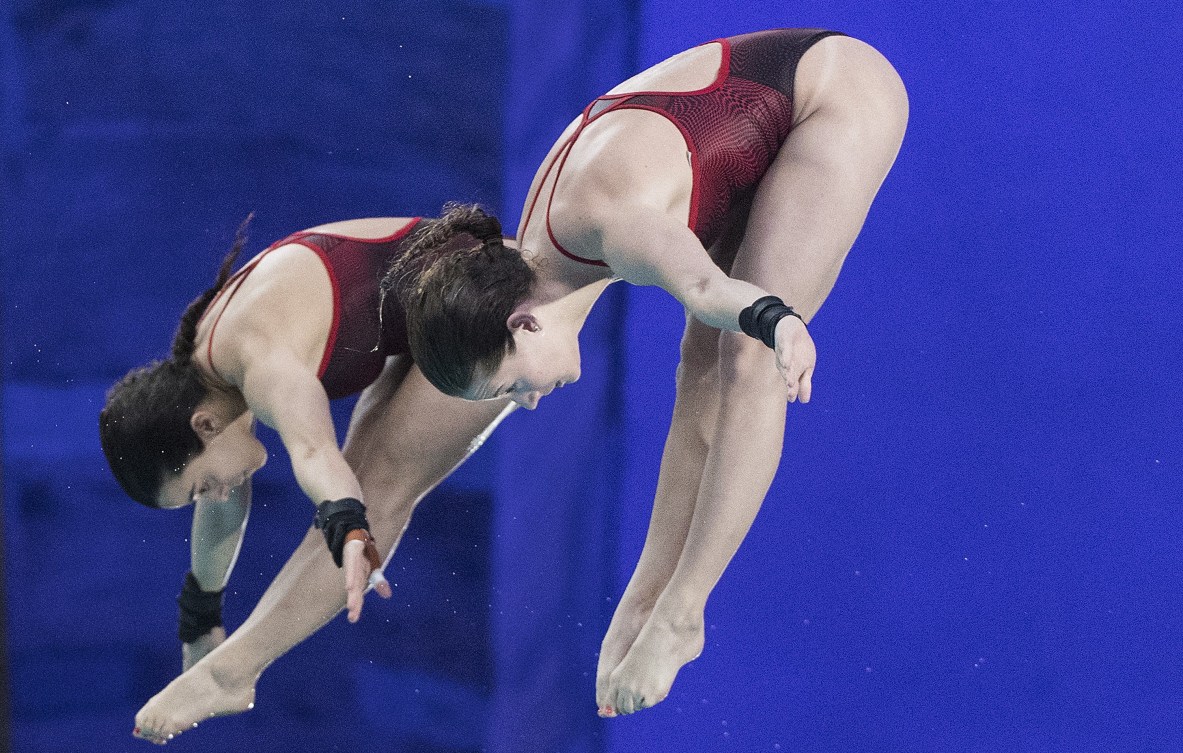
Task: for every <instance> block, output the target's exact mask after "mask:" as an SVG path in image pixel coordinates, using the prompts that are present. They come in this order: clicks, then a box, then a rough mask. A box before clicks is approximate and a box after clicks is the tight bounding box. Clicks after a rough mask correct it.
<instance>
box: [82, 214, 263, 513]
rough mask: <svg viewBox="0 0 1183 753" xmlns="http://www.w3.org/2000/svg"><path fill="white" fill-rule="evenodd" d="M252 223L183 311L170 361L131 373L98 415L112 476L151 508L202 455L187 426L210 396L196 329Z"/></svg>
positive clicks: (240, 230)
mask: <svg viewBox="0 0 1183 753" xmlns="http://www.w3.org/2000/svg"><path fill="white" fill-rule="evenodd" d="M252 217H254V214H253V213H252V214H251V215H249V216H248V217H247V218H246V219H245V220H243V222H242V224H241V225H240V226H239V228H238V232H237V233H236V235H235V238H234V246H233V248H231V249H230V253H228V254H226V258H225V259H223V260H222V266H221V267H220V268H219V269H218V276H217V279H216V280H214V284H213V286H212V287H210V288H209V289H208V290H206V291H205V292H204V293H202V294H201V295H199V296H198V297H197V298H195V299H194V300H193V302H192V303H190V304H189V307H188V308H186V309H185V313H184V315H182V316H181V323H180V324H179V325H178V326H177V334H176V336H175V337H174V338H173V345H172V353H171V355H170V356H169V357H168V358H167V359H165V360H163V361H153V362H152V363H150V364H148V365H147V366H142V367H140V368H138V369H133V370H132V371H130V372H128V373H127V375H126V376H124V377H123V378H122V379H120V380H119V381H118V382H116V383H115V385H114V386H113V387H112V388H111V389H110V391H109V392H108V393H107V403H106V405H104V406H103V410H102V412H101V413H99V437H100V439H101V440H102V444H103V454H105V455H106V456H107V464H108V465H110V466H111V472H112V473H114V474H115V478H116V480H118V481H119V485H120V486H122V487H123V490H124V491H125V492H127V493H128V495H129V496H130V497H131V498H132V499H134V500H135V501H136V502H139V503H141V504H144V505H147V506H148V507H159V506H160V504H159V502H158V501H157V495H158V494H159V492H160V486H161V484H162V483H163V482H164V478H165V476H166V474H169V473H180V472H181V471H182V470H183V469H184V468H185V466H186V465H187V464H188V463H189V461H190V460H192V459H193V457H194V456H195V455H197V454H198V453H200V452H201V449H202V443H201V438H200V437H198V436H197V433H196V432H195V431H193V427H192V426H191V425H190V423H189V420H190V418H191V417H192V416H193V411H195V410H196V409H197V406H198V404H199V403H200V402H201V401H202V400H204V399H205V397H206V395H208V394H209V391H210V388H209V386H208V385H206V383H205V381H204V380H203V379H202V376H201V372H200V371H198V369H197V366H196V365H195V364H194V363H193V351H194V350H195V349H196V347H197V344H196V337H197V323H198V321H199V320H200V319H201V315H202V314H204V313H205V310H206V308H208V307H209V305H210V301H212V300H213V298H214V296H215V295H217V294H218V291H219V290H221V289H222V286H223V285H225V284H226V280H227V279H229V277H230V270H231V269H232V268H233V266H234V262H235V260H236V259H237V258H238V255H239V253H240V252H241V251H242V248H243V246H245V245H246V229H247V225H249V224H250V221H251V218H252Z"/></svg>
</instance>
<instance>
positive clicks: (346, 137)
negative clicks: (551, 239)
mask: <svg viewBox="0 0 1183 753" xmlns="http://www.w3.org/2000/svg"><path fill="white" fill-rule="evenodd" d="M722 5H724V4H720V3H718V2H706V1H705V0H689V1H688V0H682V1H679V2H674V0H633V1H631V2H626V1H623V0H608V1H605V2H592V0H584V1H583V2H580V1H578V0H555V1H553V2H552V1H548V2H542V0H502V1H499V2H496V1H489V2H475V1H470V2H456V1H452V0H445V1H444V2H438V3H431V4H426V3H411V2H380V1H379V0H369V1H365V0H355V1H353V2H334V3H302V2H297V3H288V4H284V6H283V10H282V11H281V10H279V6H275V5H273V4H266V3H260V2H229V1H221V0H215V1H214V2H208V3H202V4H196V5H195V4H192V3H182V2H177V1H176V0H154V1H153V2H148V1H147V0H15V1H14V2H13V3H10V4H5V5H3V6H0V74H2V75H0V139H2V150H3V151H2V155H0V157H2V162H0V223H2V224H0V237H2V239H3V240H2V244H0V271H2V273H3V281H4V284H3V287H2V291H0V295H3V304H4V305H3V315H2V316H3V319H2V324H3V348H4V350H3V361H4V369H3V376H4V392H3V404H2V410H3V424H4V434H3V442H4V463H3V474H4V507H5V509H4V516H3V534H4V555H5V557H4V570H5V573H4V574H5V579H4V589H5V592H6V606H7V612H6V617H7V626H6V627H7V636H6V637H7V643H6V647H5V648H6V657H7V660H8V663H7V666H8V669H9V672H8V674H9V675H10V677H9V679H10V685H11V693H10V695H11V704H10V713H11V723H10V725H9V729H7V730H3V732H5V733H7V735H8V737H9V738H10V739H11V741H12V745H13V748H14V749H15V750H18V751H22V753H23V752H24V751H38V752H40V751H77V750H82V749H85V750H92V751H125V750H132V751H134V750H147V749H148V748H147V747H146V743H142V742H139V741H134V740H132V739H131V738H130V736H129V732H130V729H131V726H132V718H133V715H134V713H135V711H136V709H138V708H139V706H140V705H141V704H142V703H143V702H144V701H146V700H147V698H149V697H150V696H151V695H152V694H153V693H154V692H156V691H157V690H158V689H159V688H160V687H162V686H163V685H164V684H166V683H167V682H168V680H169V679H170V678H171V677H172V676H173V675H174V674H175V672H176V671H177V670H178V669H179V663H180V657H179V649H178V646H177V645H176V640H175V637H174V631H175V606H174V604H173V601H172V600H173V597H174V596H175V593H176V591H177V590H178V588H179V586H180V582H181V577H182V575H183V573H184V571H185V569H186V567H187V562H188V558H187V549H188V544H187V542H186V540H185V537H186V536H187V533H188V525H189V516H188V513H171V514H169V513H161V512H155V511H150V510H145V509H141V508H139V507H138V506H136V505H134V504H132V503H130V502H128V501H127V500H126V499H125V498H124V497H123V496H122V495H121V494H120V492H119V490H118V487H117V486H116V484H115V482H114V481H113V480H112V479H111V478H110V475H109V473H108V472H107V470H106V467H105V464H104V462H103V459H102V455H101V453H100V451H99V448H98V442H97V437H96V432H95V416H96V414H97V411H98V408H99V407H100V406H101V402H102V395H103V392H104V391H105V389H106V387H107V386H108V385H109V384H110V383H111V382H113V381H114V380H115V379H116V378H118V376H120V375H121V374H122V373H123V372H124V371H126V370H127V369H129V368H130V367H132V366H134V365H137V364H140V363H142V362H145V361H147V360H149V359H150V358H152V357H155V356H158V355H160V354H162V353H163V352H164V351H165V350H166V348H167V345H168V342H169V339H170V336H171V332H172V329H173V328H174V326H175V323H176V318H177V316H178V315H179V313H180V311H181V310H182V308H183V307H184V304H185V303H186V302H187V301H188V300H189V299H190V298H191V297H192V296H193V295H194V294H195V293H196V292H198V291H199V290H200V289H201V288H203V287H204V285H205V284H207V280H208V279H209V278H210V277H211V276H212V273H213V270H214V269H215V267H216V264H217V261H218V259H220V258H221V255H222V253H223V252H224V250H225V248H226V247H227V246H228V243H229V241H230V239H231V237H232V235H233V228H234V227H235V226H236V224H237V222H238V221H239V220H240V219H241V217H242V216H244V215H245V214H246V213H247V212H249V211H251V210H255V211H257V213H258V215H257V220H256V222H255V226H254V239H255V242H254V244H253V247H254V249H255V250H258V249H259V248H262V247H263V246H264V245H266V243H268V242H270V241H271V240H273V239H275V238H278V237H280V236H282V235H283V234H285V233H287V232H290V231H292V230H296V229H300V228H303V227H308V226H311V225H314V224H317V223H320V222H325V221H331V220H336V219H342V218H348V217H361V216H369V215H410V214H433V213H435V212H437V211H438V208H439V205H440V204H442V203H443V201H445V200H448V199H461V200H470V201H481V202H484V203H486V204H488V205H490V206H492V207H497V208H500V209H501V211H502V218H503V220H504V222H505V225H506V226H507V227H510V228H512V227H514V226H515V225H516V221H517V218H518V215H519V212H520V205H521V201H522V198H523V197H524V193H525V188H526V186H527V184H528V181H529V178H530V177H531V175H532V174H533V170H534V168H535V167H536V166H537V164H538V163H539V161H540V160H541V158H542V156H543V155H544V154H545V151H546V149H547V148H548V147H549V145H550V144H551V142H552V141H553V140H554V138H555V137H556V136H557V135H558V133H559V132H560V131H561V129H562V127H563V126H564V125H565V124H566V123H567V122H568V121H569V120H570V119H571V118H572V117H574V116H575V114H576V113H577V112H578V111H579V109H580V108H581V107H582V106H583V105H584V104H585V103H586V102H587V101H588V100H589V99H591V98H592V97H594V96H596V95H597V94H599V93H601V92H603V91H604V90H606V89H608V88H609V87H611V86H612V85H613V84H615V83H616V82H617V81H619V80H621V79H623V78H624V77H626V76H627V75H629V74H630V73H632V72H634V71H635V70H637V69H639V68H642V67H644V66H647V65H649V64H652V63H654V62H656V61H658V60H660V59H662V58H664V57H666V56H667V55H669V54H672V53H674V52H677V51H679V50H681V49H684V48H686V47H688V46H691V45H693V44H696V43H698V42H701V41H704V40H707V39H711V38H714V37H718V36H724V35H728V34H734V33H740V32H744V31H750V30H754V29H758V28H766V27H774V26H821V27H830V28H837V29H841V30H844V31H846V32H848V33H851V34H854V35H856V36H859V37H861V38H863V39H865V40H867V41H869V42H871V43H872V44H874V45H875V46H876V47H878V48H879V49H880V50H881V51H883V52H884V53H885V54H886V55H887V57H888V58H889V59H891V60H892V61H893V63H894V64H895V65H896V67H897V68H898V70H899V71H900V73H901V75H902V76H903V78H904V80H905V82H906V83H907V85H908V88H909V91H910V95H911V102H912V118H911V123H910V127H909V132H908V135H907V138H906V140H905V142H904V146H903V150H902V152H901V154H900V157H899V160H898V161H897V164H896V167H895V169H894V170H893V172H892V174H891V175H890V176H889V177H888V179H887V182H886V183H885V185H884V187H883V190H882V192H881V193H880V196H879V199H878V200H877V202H876V204H875V206H874V207H873V208H872V211H871V215H870V217H869V219H868V222H867V225H866V228H865V229H864V232H863V234H862V236H861V237H860V239H859V241H858V243H857V244H856V245H855V248H854V251H853V252H852V253H851V255H850V257H849V260H848V262H847V265H846V268H845V270H844V272H843V274H842V277H841V278H840V279H839V282H838V285H837V287H836V288H835V291H834V294H833V295H832V296H831V298H830V300H829V301H828V302H827V304H826V306H825V307H824V308H823V309H822V311H821V313H820V314H819V316H818V317H817V318H816V319H815V321H814V323H813V326H812V331H813V334H814V338H815V340H816V341H817V344H818V348H819V354H820V355H819V366H818V372H817V375H816V377H815V380H814V387H815V390H814V392H815V396H814V400H813V402H812V403H811V404H810V405H808V406H793V407H791V408H790V416H789V427H788V434H787V439H786V451H785V455H784V459H783V461H782V464H781V469H780V473H779V475H778V478H777V481H776V483H775V484H774V487H773V489H772V491H771V493H770V494H769V497H768V500H767V502H766V503H765V506H764V509H763V510H762V512H761V514H760V516H759V518H758V519H757V522H756V525H755V527H754V528H753V531H752V533H751V535H750V536H749V537H748V540H747V541H746V542H745V544H744V546H743V547H742V548H741V550H740V552H739V554H738V555H737V556H736V558H735V560H734V562H733V564H732V565H731V567H730V569H729V570H728V572H727V573H726V574H725V576H724V578H723V580H722V582H721V583H720V585H719V587H718V589H717V590H716V592H715V595H714V596H713V598H712V600H711V602H710V604H709V605H708V610H707V625H708V628H707V629H708V633H707V647H706V650H705V652H704V654H703V656H702V657H701V658H700V659H699V660H697V661H695V662H694V663H692V664H691V665H689V666H687V667H686V668H685V669H684V670H683V671H682V673H681V675H680V676H679V678H678V681H677V682H676V684H675V686H674V690H673V693H672V694H671V696H670V697H669V699H668V700H667V701H666V702H665V703H663V704H662V705H660V706H658V707H657V708H655V709H652V710H650V711H646V712H645V713H643V714H638V715H636V716H634V717H630V718H626V719H617V720H612V721H602V720H599V719H597V718H596V717H595V715H594V700H593V692H592V687H593V681H594V672H595V654H596V650H597V649H598V644H599V640H600V638H601V636H602V634H603V631H604V629H605V628H606V626H607V622H608V619H609V617H610V616H611V610H612V608H613V606H614V601H615V598H616V597H617V596H618V595H619V592H620V591H621V590H622V588H623V585H624V583H625V582H626V580H627V577H628V574H629V573H630V572H631V568H632V564H633V563H634V562H635V561H636V557H637V555H638V553H639V551H640V546H641V542H642V541H643V536H644V530H645V525H646V523H647V516H648V510H649V502H650V500H651V498H652V493H653V489H654V487H655V485H656V470H657V461H658V457H659V453H660V449H661V443H662V441H663V439H664V434H665V428H666V426H667V423H668V419H669V413H670V410H671V408H672V402H673V369H674V365H675V362H676V348H677V336H678V333H679V331H680V327H681V316H680V312H679V311H678V310H677V306H676V304H675V303H674V302H673V301H672V299H669V298H668V296H665V295H664V294H661V293H659V292H654V291H651V290H629V291H625V290H616V291H610V293H609V294H608V295H607V296H606V298H605V300H604V301H603V302H602V303H601V304H600V306H599V307H598V308H597V311H596V313H595V315H594V317H593V320H592V321H591V322H590V323H589V325H588V328H587V330H586V331H585V334H584V338H583V341H584V351H585V378H584V380H583V381H582V382H581V383H580V384H579V385H577V386H575V387H572V388H569V389H566V390H563V391H562V392H561V393H556V395H554V396H552V397H550V398H548V399H547V400H546V401H544V404H543V406H542V408H540V409H539V410H538V411H537V412H535V413H533V414H528V415H527V414H525V413H524V412H520V413H519V414H517V415H515V416H513V417H512V418H511V420H510V421H508V422H507V423H506V425H505V426H504V427H503V428H502V429H500V430H499V432H498V434H497V435H495V438H494V440H493V441H491V442H490V444H489V445H487V446H486V448H485V449H483V450H482V451H481V452H480V453H478V454H477V456H476V457H475V458H474V459H473V460H472V461H470V463H469V464H467V465H466V466H465V467H463V468H462V469H461V471H460V472H458V474H457V475H456V476H455V477H454V478H453V479H451V480H450V481H449V482H448V483H447V484H445V486H444V487H442V488H441V489H440V490H439V491H437V492H436V493H435V495H434V496H433V497H432V498H430V499H429V500H427V501H426V502H425V503H424V504H423V505H422V506H421V507H420V508H419V511H418V512H417V513H416V516H415V520H414V523H413V525H412V528H411V531H410V532H409V534H408V536H407V538H406V540H405V541H404V544H403V548H402V549H400V551H399V553H398V554H397V555H396V557H395V559H394V561H393V563H392V564H391V566H390V568H389V570H388V573H389V574H390V576H391V580H392V581H394V582H395V583H397V584H398V586H397V588H396V596H397V598H395V599H394V600H392V601H391V602H380V601H379V600H372V601H371V603H370V604H369V605H368V606H367V611H366V615H365V618H364V619H363V621H362V623H360V624H359V625H356V626H349V625H346V624H344V621H343V620H340V619H338V620H336V621H334V622H333V623H332V624H331V625H330V626H328V627H327V628H326V629H325V630H323V631H321V632H320V633H318V634H317V635H316V636H314V637H313V638H311V639H310V640H309V641H307V642H306V643H304V644H302V645H301V646H299V647H298V648H297V649H295V650H294V651H293V652H291V653H290V654H289V655H288V656H286V657H284V658H283V659H281V660H280V661H278V662H276V663H275V664H274V665H273V666H272V667H271V668H270V669H269V670H268V671H267V672H266V673H265V674H264V675H263V679H262V681H261V682H260V685H259V694H258V699H257V701H258V702H257V708H256V709H255V710H254V711H252V712H250V713H249V714H245V715H242V716H238V717H233V718H228V719H223V720H217V721H214V722H211V723H209V724H205V725H203V726H202V728H201V729H199V730H198V731H197V732H195V733H193V734H188V735H185V736H184V737H182V738H180V739H178V740H177V741H176V742H174V743H173V744H172V747H173V749H177V750H192V751H205V750H211V751H212V750H239V749H250V750H253V751H256V752H257V753H263V752H265V751H291V750H307V751H331V750H353V749H362V750H375V751H377V750H381V751H476V750H488V751H539V752H542V751H546V752H547V753H551V752H555V751H562V752H566V751H572V752H574V751H580V752H582V751H587V752H589V753H591V752H597V753H599V752H603V753H608V752H611V753H624V752H625V751H630V752H631V751H641V750H644V751H652V750H692V751H728V750H731V751H778V750H783V751H883V752H884V753H887V752H891V753H896V752H898V751H917V752H921V751H923V752H927V751H933V752H934V753H935V752H937V751H941V752H944V751H974V752H976V751H983V752H985V751H991V752H993V751H1033V752H1042V751H1074V752H1075V751H1177V750H1180V749H1183V690H1181V689H1180V687H1179V678H1181V677H1183V661H1181V659H1180V656H1181V655H1183V608H1181V607H1180V599H1179V594H1180V592H1181V590H1183V589H1181V586H1183V577H1181V575H1180V561H1181V559H1183V512H1181V510H1180V502H1183V480H1181V474H1180V468H1181V466H1183V380H1181V379H1180V376H1179V375H1180V370H1181V367H1183V347H1181V346H1180V332H1181V331H1183V314H1181V313H1180V311H1179V306H1178V304H1179V301H1180V298H1181V295H1180V293H1181V291H1183V261H1181V259H1180V257H1181V253H1180V252H1181V251H1183V242H1181V241H1183V238H1181V233H1180V226H1181V223H1180V220H1181V219H1183V217H1181V216H1180V215H1181V214H1183V212H1181V210H1180V207H1181V206H1183V201H1181V197H1180V191H1179V188H1178V186H1179V185H1181V183H1183V168H1181V167H1180V165H1181V161H1180V159H1179V157H1178V155H1179V154H1180V152H1181V151H1183V130H1181V129H1180V126H1179V122H1180V117H1181V115H1183V102H1181V98H1180V97H1179V95H1178V92H1177V87H1176V79H1177V78H1178V71H1179V70H1180V64H1181V62H1183V61H1181V57H1183V56H1181V55H1180V53H1179V50H1180V49H1181V48H1183V45H1181V44H1180V43H1181V42H1183V40H1181V39H1180V36H1181V34H1180V30H1181V29H1183V11H1180V10H1179V9H1178V8H1177V7H1174V6H1169V7H1168V6H1163V7H1162V8H1151V7H1149V6H1145V7H1143V6H1138V7H1127V6H1126V5H1124V4H1117V3H1093V4H1088V5H1087V7H1085V6H1080V5H1079V4H1070V3H1067V2H1063V1H1062V0H1054V1H1053V2H1049V3H1043V4H1036V5H1030V4H1018V3H1009V4H1008V3H1004V2H982V3H974V4H958V3H941V2H935V1H934V0H917V2H913V3H908V4H888V3H877V2H871V3H867V2H862V3H855V2H792V3H783V2H782V3H772V2H736V3H729V4H726V5H727V6H729V7H727V8H726V9H724V8H722V7H721V6H722ZM348 407H349V406H348V405H347V404H343V405H340V406H338V410H339V417H340V418H341V423H342V426H343V422H344V418H345V417H346V416H347V415H348V414H347V411H348ZM267 440H268V441H269V443H270V446H271V447H272V448H273V449H274V451H276V452H280V453H282V451H281V450H279V448H278V446H277V444H276V443H275V441H274V437H270V436H269V437H267ZM258 481H259V483H258V487H257V488H258V492H257V494H256V504H255V511H254V515H253V516H252V523H251V526H250V530H249V531H248V534H247V542H246V545H245V547H244V552H243V556H242V558H241V561H240V563H239V566H238V568H237V570H236V572H235V575H234V578H233V580H232V581H231V587H230V592H229V594H228V598H227V607H226V617H227V624H228V626H230V627H233V626H236V625H238V624H240V623H241V621H242V620H243V619H244V618H245V616H246V614H247V612H248V611H249V609H250V607H251V606H252V605H253V604H254V602H255V600H256V599H257V598H258V596H259V594H261V592H262V590H263V588H265V586H266V584H267V582H268V581H269V579H270V578H271V576H272V575H273V574H274V573H275V572H276V571H277V570H278V568H279V566H280V564H281V563H282V561H283V559H284V558H285V557H286V556H287V554H288V553H289V552H290V551H291V549H292V548H294V546H295V544H296V543H297V541H298V540H299V538H300V537H301V535H302V533H303V531H304V529H305V527H306V524H307V512H308V509H307V504H306V501H304V500H302V499H301V498H300V496H299V493H298V490H297V489H296V488H295V486H294V485H293V484H292V482H291V480H290V471H289V470H288V469H287V465H286V463H285V462H283V460H282V454H280V455H279V456H278V457H277V458H276V462H272V463H271V464H269V465H268V466H267V468H266V469H265V470H264V471H263V472H262V474H261V476H260V478H259V479H258ZM3 721H4V720H3V718H2V717H0V723H2V722H3ZM3 737H4V735H0V740H2V739H3ZM2 746H3V743H0V747H2Z"/></svg>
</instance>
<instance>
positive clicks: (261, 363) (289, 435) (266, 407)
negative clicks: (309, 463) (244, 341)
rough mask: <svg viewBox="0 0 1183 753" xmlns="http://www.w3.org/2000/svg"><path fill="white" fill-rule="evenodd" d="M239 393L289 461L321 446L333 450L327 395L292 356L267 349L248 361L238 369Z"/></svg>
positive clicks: (311, 375)
mask: <svg viewBox="0 0 1183 753" xmlns="http://www.w3.org/2000/svg"><path fill="white" fill-rule="evenodd" d="M242 394H243V396H244V397H245V398H246V402H247V405H249V406H250V408H251V410H252V411H253V412H254V414H255V416H256V417H258V419H259V420H260V421H262V422H263V423H265V424H267V425H268V426H270V427H271V428H273V429H275V430H276V431H277V432H279V436H280V439H282V440H283V444H284V447H286V448H287V450H288V453H289V454H291V455H292V456H293V458H295V456H296V455H297V454H298V453H301V452H307V451H309V450H310V449H312V448H315V447H318V446H323V445H325V444H329V445H332V446H333V447H336V445H337V435H336V429H335V428H334V427H333V419H332V414H331V413H330V411H329V398H328V395H327V394H326V393H325V391H324V387H323V386H322V385H321V383H320V380H319V379H318V378H317V376H316V374H315V373H314V372H313V371H312V370H311V369H310V368H309V367H308V365H307V364H305V363H303V362H302V361H301V360H300V359H299V358H298V357H296V355H295V354H294V353H292V352H290V351H288V350H285V349H282V348H280V349H269V350H266V351H263V352H261V353H259V354H258V355H256V356H255V357H253V358H251V359H250V360H249V361H248V362H246V363H245V364H244V366H243V369H242Z"/></svg>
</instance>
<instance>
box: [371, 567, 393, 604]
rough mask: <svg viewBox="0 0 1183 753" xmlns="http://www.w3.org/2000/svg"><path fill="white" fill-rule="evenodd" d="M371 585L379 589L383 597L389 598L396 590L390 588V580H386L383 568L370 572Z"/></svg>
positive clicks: (376, 589)
mask: <svg viewBox="0 0 1183 753" xmlns="http://www.w3.org/2000/svg"><path fill="white" fill-rule="evenodd" d="M370 587H371V588H373V589H374V590H375V591H377V592H378V595H379V596H381V597H382V598H383V599H389V598H390V597H391V596H393V595H394V592H393V591H391V590H390V582H389V581H387V580H386V576H385V575H383V574H382V571H381V570H375V571H373V572H372V573H370Z"/></svg>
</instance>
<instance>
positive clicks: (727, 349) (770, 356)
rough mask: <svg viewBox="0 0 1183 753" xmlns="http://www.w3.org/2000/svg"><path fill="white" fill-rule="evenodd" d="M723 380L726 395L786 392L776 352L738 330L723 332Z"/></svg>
mask: <svg viewBox="0 0 1183 753" xmlns="http://www.w3.org/2000/svg"><path fill="white" fill-rule="evenodd" d="M719 380H720V387H721V388H722V393H723V397H724V398H726V397H728V396H730V395H738V396H740V397H752V396H756V395H761V394H776V395H780V396H782V397H783V395H784V380H783V379H782V378H781V376H780V372H779V371H778V370H777V368H776V354H775V353H774V352H773V351H772V349H771V348H769V347H768V346H767V345H765V344H764V343H762V342H760V341H759V340H756V339H755V338H752V337H748V336H747V335H744V334H741V333H738V332H721V333H720V336H719Z"/></svg>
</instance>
